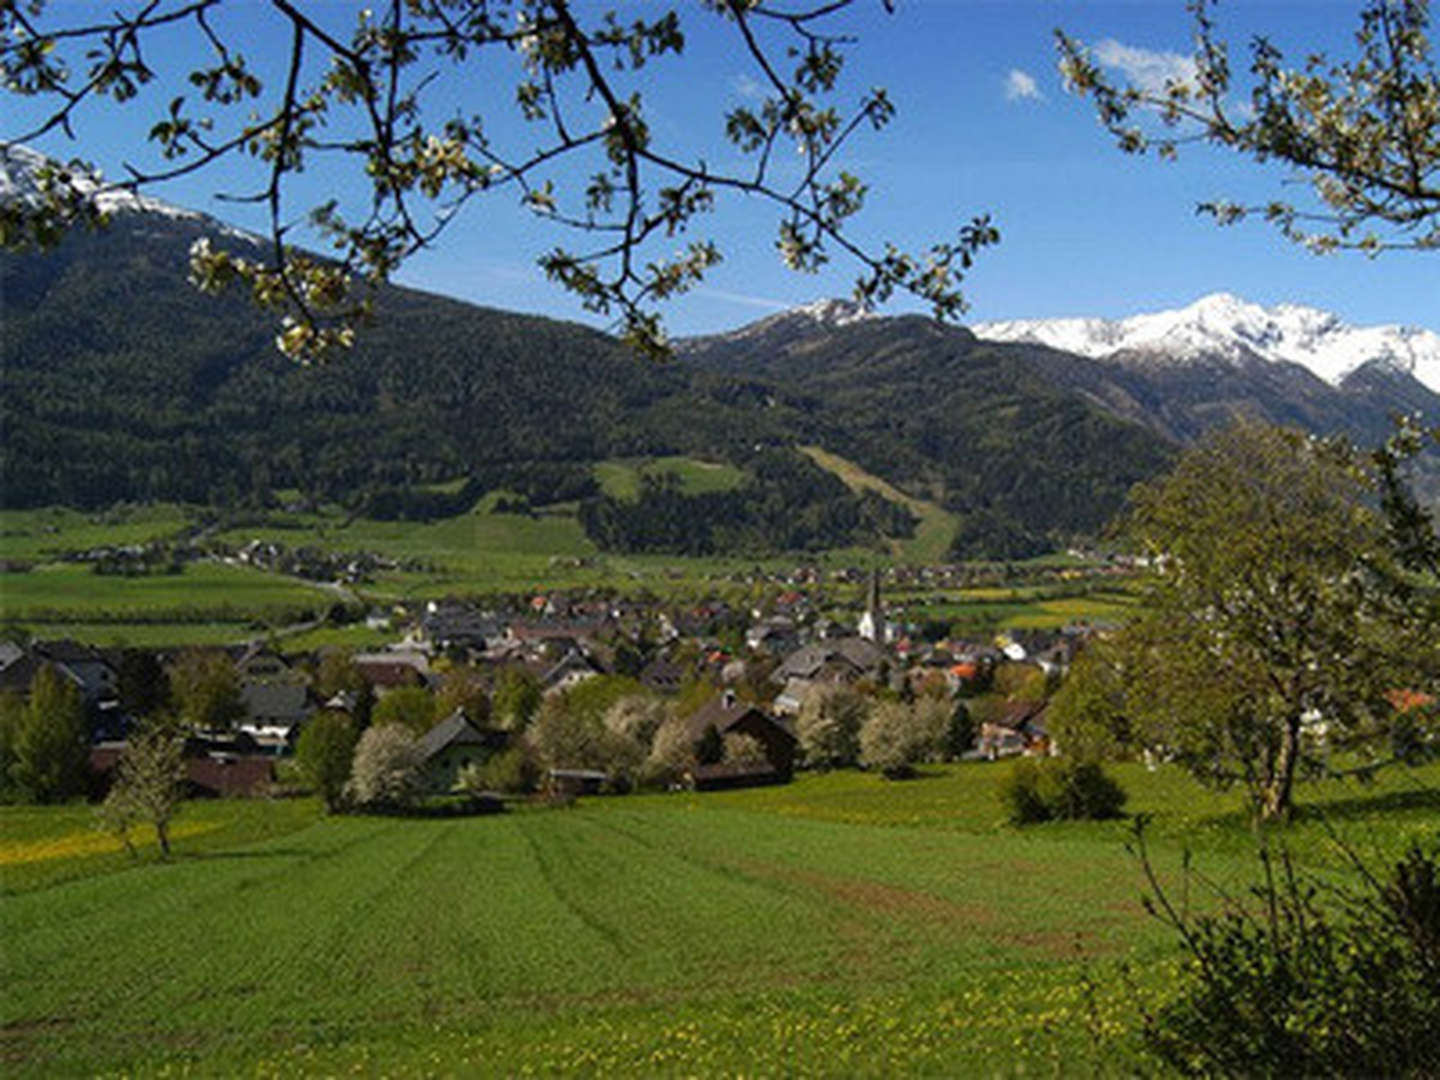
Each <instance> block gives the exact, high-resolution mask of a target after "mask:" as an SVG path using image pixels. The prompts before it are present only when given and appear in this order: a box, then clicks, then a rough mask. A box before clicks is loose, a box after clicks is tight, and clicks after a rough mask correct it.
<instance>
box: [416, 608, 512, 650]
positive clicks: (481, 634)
mask: <svg viewBox="0 0 1440 1080" xmlns="http://www.w3.org/2000/svg"><path fill="white" fill-rule="evenodd" d="M419 630H420V636H421V640H423V641H425V642H426V643H427V644H428V645H429V647H430V648H432V649H439V650H449V649H476V650H479V651H482V652H483V651H485V650H487V649H492V648H494V647H495V646H497V645H499V644H500V643H501V642H503V641H504V640H505V636H506V626H505V622H504V620H502V619H501V618H500V617H499V616H497V615H495V614H494V613H493V612H489V611H476V610H475V609H474V608H471V607H467V606H465V605H462V604H436V603H434V602H433V601H432V602H431V603H430V604H428V605H426V609H425V614H424V615H422V616H421V617H420V627H419Z"/></svg>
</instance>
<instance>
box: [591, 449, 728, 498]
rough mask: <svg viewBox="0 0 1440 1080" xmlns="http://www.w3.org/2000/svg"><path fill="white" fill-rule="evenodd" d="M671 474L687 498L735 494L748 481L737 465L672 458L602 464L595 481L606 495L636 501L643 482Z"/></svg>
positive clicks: (599, 464) (626, 460)
mask: <svg viewBox="0 0 1440 1080" xmlns="http://www.w3.org/2000/svg"><path fill="white" fill-rule="evenodd" d="M667 473H668V474H670V475H672V476H674V477H675V478H676V481H677V482H678V483H679V485H680V490H681V491H683V492H684V493H685V494H687V495H703V494H705V493H706V492H709V491H734V490H735V489H736V488H737V487H739V486H740V485H741V484H742V483H744V481H745V474H744V473H743V472H742V471H741V470H739V469H737V468H736V467H735V466H733V465H727V464H724V463H723V462H718V461H701V460H699V459H698V458H692V457H683V456H678V455H677V456H672V457H659V458H623V459H615V460H612V461H601V462H597V463H596V465H595V479H596V480H598V481H599V482H600V488H601V490H602V491H604V492H605V494H607V495H610V496H612V497H614V498H617V499H633V498H635V497H637V496H638V495H639V494H640V483H641V479H642V478H643V477H645V476H655V477H660V476H664V475H665V474H667Z"/></svg>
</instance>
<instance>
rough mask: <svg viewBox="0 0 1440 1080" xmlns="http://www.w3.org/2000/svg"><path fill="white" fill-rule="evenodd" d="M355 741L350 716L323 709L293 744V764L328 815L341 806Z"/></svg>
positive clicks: (353, 726) (312, 718) (347, 781)
mask: <svg viewBox="0 0 1440 1080" xmlns="http://www.w3.org/2000/svg"><path fill="white" fill-rule="evenodd" d="M356 742H357V737H356V735H355V725H354V724H353V723H352V722H351V720H350V717H348V716H346V715H345V714H344V713H342V712H335V711H334V710H330V709H326V710H324V711H323V712H320V713H317V714H316V715H315V716H313V717H311V718H310V721H309V722H308V723H307V724H306V725H305V728H304V730H303V731H301V732H300V740H299V742H297V743H296V744H295V764H296V765H298V766H299V768H300V772H301V774H302V775H303V776H304V777H305V779H306V780H307V781H308V782H309V783H310V786H311V787H313V788H314V789H315V790H316V791H317V792H318V793H319V794H320V797H321V798H322V799H323V800H324V801H325V809H326V810H327V811H329V812H330V813H332V814H333V813H334V812H335V811H337V810H339V809H340V807H341V806H342V805H343V800H344V795H345V785H346V784H347V783H349V781H350V768H351V765H352V763H353V761H354V757H355V744H356Z"/></svg>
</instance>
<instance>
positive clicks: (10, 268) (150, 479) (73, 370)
mask: <svg viewBox="0 0 1440 1080" xmlns="http://www.w3.org/2000/svg"><path fill="white" fill-rule="evenodd" d="M217 232H226V230H225V227H224V226H223V225H221V224H220V223H218V222H215V221H213V220H211V219H209V218H206V217H204V216H202V215H198V214H193V213H189V212H183V211H173V210H164V211H163V212H162V209H161V208H157V205H151V204H146V205H143V206H139V207H133V208H124V207H122V208H118V209H117V212H116V213H115V214H114V223H113V224H112V226H111V227H110V228H109V229H108V230H107V231H105V232H102V233H99V234H93V235H92V234H76V235H71V236H69V237H67V238H66V240H65V241H64V242H63V243H62V244H61V245H60V246H59V247H58V248H57V249H55V250H53V251H51V252H48V253H46V254H44V255H23V256H17V255H12V254H6V255H0V290H3V295H4V297H5V309H6V333H5V335H4V340H3V342H0V410H3V411H0V422H3V426H4V433H5V438H4V445H3V448H0V492H3V495H0V498H3V501H4V505H6V506H9V507H34V506H44V505H52V504H59V505H69V506H76V507H88V508H96V507H102V506H106V505H109V504H111V503H114V502H116V501H118V500H129V501H152V500H169V501H185V502H191V503H201V504H205V503H209V504H219V505H231V506H235V505H255V506H260V505H264V504H267V503H272V502H274V501H275V500H276V499H277V497H278V495H277V493H282V492H297V491H298V492H299V493H300V495H301V497H302V499H304V500H306V501H332V502H339V503H342V504H344V505H346V506H349V507H351V508H353V509H355V510H358V511H360V512H363V513H366V514H368V515H369V516H373V517H381V518H392V519H393V518H433V517H437V516H449V515H451V514H455V513H460V512H464V511H465V510H468V509H469V508H470V507H471V506H473V505H474V501H475V498H477V497H478V495H479V494H482V493H484V492H486V491H494V490H504V491H508V492H512V493H515V494H517V495H519V496H520V497H522V498H523V499H524V500H525V501H526V503H527V504H528V505H531V506H543V505H549V504H553V503H555V502H557V501H559V502H575V501H576V500H584V501H586V506H587V507H589V509H590V512H589V513H588V516H586V517H585V518H584V520H585V521H586V522H587V523H588V524H589V525H590V527H591V536H592V538H594V539H596V540H597V541H598V542H600V543H601V544H602V545H604V546H612V547H614V546H618V549H619V550H661V551H685V550H690V549H691V547H693V546H694V545H696V544H699V545H700V546H701V548H702V549H703V550H710V549H712V548H713V547H714V546H715V545H717V544H731V543H736V542H739V543H742V544H743V545H745V547H744V550H756V551H764V550H780V549H785V548H789V547H794V546H796V545H800V546H807V547H814V546H817V545H818V546H835V545H845V544H850V543H868V542H871V541H872V540H873V538H874V533H875V531H876V530H878V531H879V532H880V533H881V534H883V535H889V536H896V535H899V536H903V535H905V534H906V532H907V531H908V527H907V526H906V525H905V524H904V519H905V516H906V513H907V512H906V511H905V510H904V509H903V507H902V506H901V505H900V504H898V503H895V502H893V501H887V500H886V499H885V498H883V497H881V496H879V495H875V494H871V495H869V496H863V495H861V494H856V493H852V492H850V491H848V490H847V489H845V488H844V487H843V485H833V486H832V485H831V484H830V483H829V482H828V481H829V480H830V479H831V478H830V477H829V476H828V474H827V473H826V472H825V471H824V470H822V469H820V468H819V467H818V466H815V465H814V464H813V463H811V462H810V461H808V460H807V459H805V458H803V457H799V456H798V455H795V454H794V453H793V452H791V451H788V450H786V448H789V447H793V446H796V445H809V444H814V445H821V446H825V447H826V448H827V449H831V450H833V451H834V452H836V453H838V454H841V455H842V456H844V457H847V458H849V459H851V460H853V461H855V462H856V463H857V464H858V465H860V466H861V467H862V468H864V469H865V470H867V471H869V472H871V473H874V474H875V475H877V476H879V477H882V478H884V479H885V480H886V481H889V482H891V483H893V484H895V485H896V487H897V488H898V489H900V490H902V491H904V492H906V493H908V494H910V495H913V496H915V497H919V498H924V499H927V500H930V501H934V502H936V503H937V504H940V505H943V507H944V508H945V509H946V510H947V511H950V512H957V513H959V514H961V515H964V517H965V519H966V521H967V522H968V523H969V527H968V531H967V530H966V529H962V530H961V531H962V533H963V534H965V535H964V536H963V537H962V546H961V548H960V549H959V550H960V551H961V552H962V553H967V554H971V553H973V554H985V555H992V554H993V555H1010V554H1025V553H1029V552H1031V551H1034V550H1040V549H1043V548H1045V547H1047V546H1050V545H1052V544H1053V543H1054V542H1056V541H1058V540H1060V539H1062V538H1064V537H1066V536H1069V535H1071V534H1073V533H1077V532H1079V533H1084V532H1091V531H1093V530H1095V529H1098V528H1099V527H1100V526H1102V525H1103V524H1104V522H1105V521H1106V519H1107V518H1108V517H1109V516H1110V515H1111V514H1112V513H1113V512H1114V510H1115V509H1116V508H1117V507H1118V506H1119V504H1120V501H1121V499H1122V498H1123V495H1124V492H1125V491H1126V490H1127V489H1128V487H1129V486H1130V484H1131V483H1132V482H1133V481H1135V480H1136V479H1140V478H1142V477H1144V476H1147V475H1150V474H1151V473H1152V472H1153V471H1155V469H1157V468H1159V467H1160V466H1161V465H1163V463H1164V462H1165V461H1166V460H1168V454H1169V451H1168V448H1167V446H1166V443H1165V441H1164V440H1162V439H1159V438H1156V437H1154V436H1152V435H1150V434H1149V433H1147V432H1145V431H1143V430H1142V429H1141V428H1139V427H1137V426H1135V425H1133V424H1128V423H1123V422H1119V421H1116V420H1115V419H1113V418H1111V417H1110V416H1107V415H1106V414H1105V413H1104V411H1103V410H1101V409H1099V408H1097V407H1096V406H1095V405H1094V404H1093V403H1090V402H1087V401H1086V400H1085V399H1084V398H1083V397H1082V396H1080V395H1078V394H1076V393H1073V392H1071V391H1069V390H1066V389H1063V388H1057V387H1055V386H1053V385H1050V384H1048V383H1046V381H1045V380H1043V379H1042V378H1039V377H1037V376H1036V374H1035V372H1034V371H1033V370H1032V369H1031V368H1030V367H1029V366H1028V365H1027V364H1025V363H1024V362H1023V361H1022V360H1020V359H1017V358H1016V357H1015V356H1014V355H1012V353H1013V350H1012V353H1006V352H1005V351H1004V350H1000V351H995V350H976V349H975V347H974V346H975V342H974V339H973V338H972V337H970V335H968V334H967V333H966V332H965V331H962V330H958V329H954V328H943V327H940V326H937V325H936V324H934V323H931V322H929V321H928V320H924V319H915V318H908V319H896V320H869V319H861V320H855V321H854V322H853V323H852V324H851V325H848V326H846V327H843V328H842V329H844V330H845V331H846V333H844V334H842V335H840V336H838V337H837V338H836V339H835V340H834V341H833V342H832V341H820V342H816V341H811V340H809V339H805V340H801V341H799V343H798V346H797V349H796V350H795V351H794V352H793V355H792V359H794V357H799V356H802V355H803V356H808V357H809V362H808V363H800V364H793V363H792V364H789V365H788V366H785V365H781V366H775V365H771V364H768V363H767V362H766V361H765V359H764V357H765V356H766V353H765V352H764V351H763V350H761V351H757V350H756V349H754V348H746V349H745V350H743V351H744V354H745V355H744V357H743V360H744V362H743V363H742V362H736V363H732V364H728V365H727V364H725V363H718V362H714V361H713V358H701V357H700V356H699V355H698V353H697V352H696V350H694V349H686V350H685V351H683V352H682V356H681V358H680V359H679V360H678V361H677V362H673V363H669V364H662V365H656V364H652V363H647V362H644V361H641V360H639V359H637V358H636V357H635V356H634V355H632V354H631V353H629V352H627V351H625V350H624V349H622V348H621V347H620V346H619V345H618V344H617V343H616V342H615V341H614V340H613V339H611V338H609V337H607V336H606V335H604V334H601V333H598V332H596V331H593V330H590V329H587V328H584V327H581V326H577V325H574V324H567V323H561V322H556V321H553V320H548V319H542V318H534V317H528V316H520V315H513V314H507V313H504V312H499V311H494V310H489V309H485V308H480V307H476V306H473V305H468V304H463V303H460V302H457V301H453V300H448V299H444V298H441V297H437V296H432V295H427V294H423V293H419V292H415V291H411V290H406V289H399V288H389V289H386V290H384V291H383V293H382V294H381V295H380V297H379V302H378V315H377V319H376V321H375V323H374V325H373V326H370V327H367V328H366V329H365V330H364V332H363V333H362V335H361V340H360V343H359V345H358V346H357V347H356V348H355V350H354V351H353V353H352V354H350V355H346V356H345V357H343V358H341V359H339V360H338V361H336V362H332V363H331V364H329V365H326V366H323V367H317V368H300V367H295V366H293V365H291V364H290V363H288V362H287V361H285V360H284V359H283V358H282V357H281V356H280V355H279V354H278V353H277V352H276V351H275V349H274V348H273V346H272V343H271V337H272V334H273V326H272V325H271V322H270V320H269V319H268V317H266V316H265V315H263V314H261V313H259V312H257V311H255V310H253V309H252V308H251V307H250V306H249V305H247V304H246V303H244V302H243V301H241V300H240V299H239V298H236V297H228V298H221V299H218V300H217V299H214V298H210V297H206V296H202V295H200V294H199V293H197V292H196V291H195V290H193V289H192V288H191V287H190V286H189V285H188V284H186V283H185V280H184V275H185V269H186V265H187V253H188V250H189V248H190V245H191V244H192V242H193V241H194V240H195V239H197V238H198V237H200V236H202V235H211V234H214V233H217ZM226 242H229V243H243V241H242V240H239V239H237V238H236V237H235V236H234V235H233V232H229V233H227V236H226ZM801 337H802V338H804V335H803V334H802V335H801ZM766 348H768V345H767V346H766ZM779 451H785V452H786V453H788V454H789V460H788V461H786V462H781V461H779V460H777V459H773V452H779ZM675 455H688V456H693V457H698V458H705V459H708V460H712V461H715V462H717V463H721V464H724V465H727V466H729V467H730V468H731V469H732V470H735V471H738V473H739V474H740V475H742V476H743V477H745V478H746V482H745V483H743V484H741V485H740V486H739V487H738V489H736V491H735V492H734V493H732V492H728V491H693V492H690V491H679V492H674V491H671V492H665V493H657V494H663V499H662V502H663V505H661V504H659V503H653V501H652V504H651V505H648V506H647V505H645V501H646V498H648V496H646V495H645V494H644V493H640V495H641V497H640V498H639V503H638V504H639V509H638V510H637V509H636V505H637V504H636V500H635V499H634V498H631V499H626V500H618V501H617V500H610V501H609V502H607V499H610V497H609V496H608V495H606V494H605V493H603V492H602V490H601V488H600V485H599V484H598V483H597V482H596V473H595V470H594V467H593V466H594V465H595V463H599V462H605V461H614V460H617V459H619V460H631V459H635V460H638V459H647V458H665V457H670V456H675ZM762 463H764V464H763V465H762ZM776 469H779V470H780V471H779V472H778V473H777V472H776ZM757 470H758V471H757ZM662 473H663V470H662ZM762 473H764V474H765V475H768V476H770V477H771V478H772V481H771V482H770V483H769V487H767V486H766V481H765V480H764V477H763V476H762V475H761V474H762ZM782 474H783V475H785V476H786V477H787V479H786V480H785V485H788V486H782V487H776V486H775V482H774V481H775V480H776V478H778V477H779V476H780V475H782ZM792 474H793V475H792ZM602 475H606V474H604V472H603V470H602ZM657 475H658V474H657ZM732 475H733V473H732ZM466 477H468V478H470V483H469V484H468V485H460V484H454V485H453V486H452V487H450V488H448V489H437V487H436V485H437V484H439V483H441V482H446V481H452V482H453V481H458V480H461V479H463V478H466ZM782 490H783V491H784V492H786V493H785V494H783V495H782V494H781V491H782ZM797 493H798V498H799V501H798V502H797ZM632 494H633V493H632ZM591 504H593V506H592V505H591ZM887 507H888V509H887ZM714 514H723V515H727V516H729V517H732V518H734V519H735V521H734V522H733V527H730V528H727V529H724V530H722V532H721V533H720V534H717V536H715V537H710V538H706V537H699V538H697V537H696V536H695V535H694V530H691V529H686V528H684V526H683V524H680V525H677V526H676V527H675V528H670V527H668V526H667V527H665V528H661V529H659V530H656V529H655V528H653V527H652V526H653V524H654V523H655V522H656V521H657V520H658V519H659V518H660V517H666V518H670V519H673V520H675V521H676V522H680V523H683V522H684V521H686V520H694V519H696V518H697V517H699V516H702V515H714ZM637 545H638V548H637ZM647 545H648V546H647Z"/></svg>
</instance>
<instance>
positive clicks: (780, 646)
mask: <svg viewBox="0 0 1440 1080" xmlns="http://www.w3.org/2000/svg"><path fill="white" fill-rule="evenodd" d="M799 644H800V633H799V630H798V629H797V628H796V626H795V620H794V619H792V618H790V617H789V616H788V615H772V616H771V617H770V618H768V619H764V620H762V621H760V622H758V623H755V624H754V625H752V626H751V627H750V628H749V629H748V630H746V631H745V647H746V648H747V649H749V650H750V651H751V652H766V653H769V654H771V655H772V656H783V655H785V654H786V653H788V652H791V651H792V650H793V649H795V647H796V646H797V645H799Z"/></svg>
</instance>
